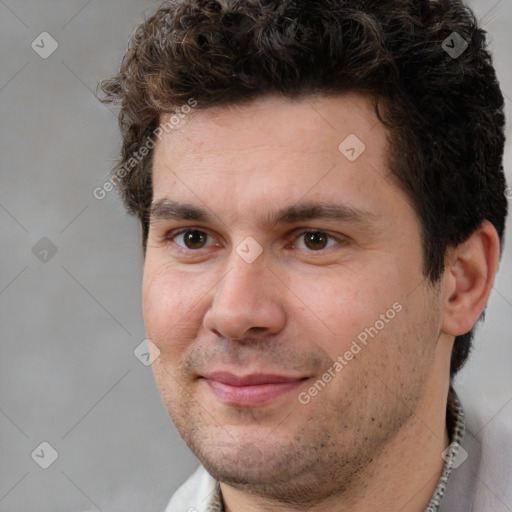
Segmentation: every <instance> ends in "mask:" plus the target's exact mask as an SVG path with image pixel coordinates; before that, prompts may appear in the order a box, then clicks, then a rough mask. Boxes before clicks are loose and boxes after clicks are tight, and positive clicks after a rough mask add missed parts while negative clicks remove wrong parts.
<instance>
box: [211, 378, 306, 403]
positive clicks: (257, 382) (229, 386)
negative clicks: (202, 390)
mask: <svg viewBox="0 0 512 512" xmlns="http://www.w3.org/2000/svg"><path fill="white" fill-rule="evenodd" d="M202 378H203V379H204V380H205V381H206V383H207V384H208V386H209V388H210V390H211V391H212V392H213V394H214V395H215V396H216V397H217V398H219V399H220V400H221V401H222V402H224V403H225V404H227V405H232V406H237V407H258V406H262V405H266V404H268V403H270V402H272V401H274V400H276V399H277V398H278V397H280V396H282V395H284V394H285V393H288V392H290V391H292V390H294V389H296V388H297V387H299V386H300V385H301V384H302V382H303V381H304V380H305V379H306V377H293V376H285V375H276V374H264V373H253V374H250V375H244V376H239V375H234V374H232V373H228V372H214V373H210V374H208V375H205V376H203V377H202Z"/></svg>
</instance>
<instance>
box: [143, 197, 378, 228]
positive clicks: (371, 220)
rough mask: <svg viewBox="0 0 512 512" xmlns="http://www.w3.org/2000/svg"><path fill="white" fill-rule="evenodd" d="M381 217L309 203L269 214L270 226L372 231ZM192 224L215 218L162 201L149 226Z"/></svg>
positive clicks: (342, 206) (197, 209)
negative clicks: (307, 224)
mask: <svg viewBox="0 0 512 512" xmlns="http://www.w3.org/2000/svg"><path fill="white" fill-rule="evenodd" d="M379 218H380V216H379V215H377V214H376V213H375V212H372V211H370V210H363V209H361V208H356V207H354V206H350V205H346V204H340V203H333V202H308V203H301V204H295V205H292V206H288V207H285V208H282V209H280V210H278V211H276V212H272V213H270V215H269V216H268V217H267V219H266V220H267V225H269V226H271V227H274V226H276V225H279V224H295V223H297V222H303V221H310V220H334V221H343V222H348V223H351V224H357V225H359V226H360V227H362V228H366V229H370V228H371V227H373V226H374V224H375V223H376V222H377V221H378V220H379ZM169 219H177V220H193V221H197V222H205V223H211V222H213V221H214V216H213V215H212V214H211V213H209V211H208V210H206V209H203V208H201V207H198V206H196V205H192V204H189V203H180V202H178V201H173V200H170V199H166V198H164V199H160V200H158V201H156V202H155V203H153V204H152V205H151V209H150V222H152V223H153V222H157V221H159V220H169Z"/></svg>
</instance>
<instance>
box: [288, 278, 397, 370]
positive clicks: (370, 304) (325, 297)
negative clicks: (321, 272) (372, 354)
mask: <svg viewBox="0 0 512 512" xmlns="http://www.w3.org/2000/svg"><path fill="white" fill-rule="evenodd" d="M377 279H378V276H377V277H374V276H370V275H369V273H368V272H361V273H354V272H350V273H349V272H344V273H343V274H342V275H340V274H337V275H332V276H329V275H327V276H325V277H324V278H321V279H318V277H317V278H315V279H308V280H307V282H305V281H304V280H302V281H299V280H296V281H294V282H295V283H296V284H295V285H294V286H293V291H294V294H295V295H296V296H297V297H299V298H300V299H301V300H302V301H303V303H300V304H299V303H298V302H297V315H296V321H297V322H298V324H302V325H303V326H304V324H305V322H307V324H308V327H307V330H308V331H309V332H311V334H313V335H314V333H315V332H317V333H318V337H317V339H315V337H312V339H313V340H314V341H315V343H317V344H318V345H322V348H323V349H324V350H325V352H326V353H327V354H328V355H329V357H330V358H331V359H332V360H334V359H336V358H337V357H338V356H339V355H340V354H344V353H345V352H346V351H347V350H349V349H350V347H351V345H352V342H353V341H354V340H357V339H358V336H359V338H360V339H361V340H362V341H363V342H364V341H365V340H366V339H373V338H371V335H374V334H375V324H376V323H377V330H378V331H384V330H389V325H391V324H392V323H393V322H394V318H395V316H396V311H395V310H394V309H393V304H394V303H395V302H397V297H400V293H399V291H398V290H396V284H395V288H394V287H393V284H392V283H391V282H389V273H388V279H387V280H388V282H387V283H386V282H382V281H383V278H382V277H380V282H378V281H377ZM299 283H301V284H299ZM387 312H388V313H387ZM386 313H387V314H386ZM292 314H293V313H292ZM381 315H384V320H382V319H381ZM383 322H384V324H383ZM321 333H325V334H326V336H325V337H324V336H322V334H321Z"/></svg>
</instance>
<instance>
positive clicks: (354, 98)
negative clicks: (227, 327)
mask: <svg viewBox="0 0 512 512" xmlns="http://www.w3.org/2000/svg"><path fill="white" fill-rule="evenodd" d="M165 122H166V117H165V116H163V117H162V123H165ZM386 160H387V132H386V130H385V128H384V127H383V126H382V125H381V124H380V123H379V121H378V119H377V117H376V115H375V108H374V101H373V100H372V99H371V98H369V97H366V96H363V95H360V94H355V93H351V94H346V95H343V96H335V97H313V96H311V97H306V98H303V99H300V100H290V99H286V98H282V97H276V96H270V97H266V98H262V99H259V100H256V101H254V102H252V103H250V104H246V105H241V106H240V105H235V106H228V107H215V108H210V109H205V110H197V111H194V112H193V113H192V114H191V115H190V116H189V117H188V118H186V119H184V120H183V122H182V123H181V125H180V126H178V128H177V129H176V130H173V131H170V132H169V133H166V134H164V136H163V137H162V139H161V140H160V141H159V142H158V144H157V146H156V148H155V153H154V166H153V187H154V197H153V204H154V205H155V204H156V203H159V202H160V203H162V201H165V200H167V199H170V200H172V201H175V202H176V201H177V200H183V201H185V202H186V203H187V204H189V205H193V204H195V205H196V206H207V207H210V208H211V209H213V210H214V211H215V209H220V210H223V211H226V212H227V210H228V209H229V210H231V214H233V215H235V216H236V215H238V216H246V217H247V216H251V215H255V214H256V215H260V214H261V215H265V216H268V212H269V210H276V207H277V206H279V205H283V204H286V205H288V206H291V205H293V204H298V203H299V202H300V201H302V200H306V201H307V202H308V203H309V204H312V203H314V202H315V201H319V200H322V201H329V202H330V203H332V204H334V203H336V202H340V203H343V204H346V205H348V206H350V207H351V208H354V209H364V210H367V211H369V210H373V211H374V212H375V213H376V215H379V214H380V213H382V211H380V212H379V209H381V210H382V208H383V207H384V206H385V203H386V201H385V199H386V195H387V196H393V195H396V194H397V193H398V192H399V191H397V190H396V188H395V187H394V186H391V185H390V180H389V179H388V169H387V166H386ZM388 199H391V197H388ZM388 206H391V207H392V206H393V205H392V204H389V205H388ZM203 209H204V208H203Z"/></svg>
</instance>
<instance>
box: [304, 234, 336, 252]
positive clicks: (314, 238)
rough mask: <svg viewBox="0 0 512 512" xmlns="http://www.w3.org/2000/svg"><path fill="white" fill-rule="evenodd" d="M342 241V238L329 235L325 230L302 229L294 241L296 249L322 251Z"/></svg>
mask: <svg viewBox="0 0 512 512" xmlns="http://www.w3.org/2000/svg"><path fill="white" fill-rule="evenodd" d="M340 243H343V242H342V239H339V238H336V237H334V236H333V235H329V234H328V233H326V232H325V231H311V230H310V231H302V233H300V234H299V235H298V238H297V241H296V242H295V244H296V247H297V248H298V249H302V250H306V251H322V250H324V249H329V248H330V247H332V246H333V245H336V244H340Z"/></svg>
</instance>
